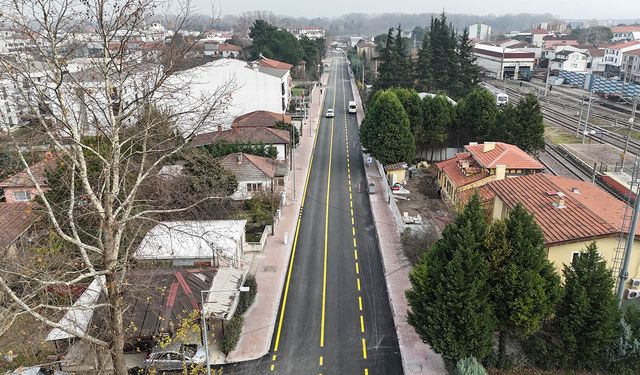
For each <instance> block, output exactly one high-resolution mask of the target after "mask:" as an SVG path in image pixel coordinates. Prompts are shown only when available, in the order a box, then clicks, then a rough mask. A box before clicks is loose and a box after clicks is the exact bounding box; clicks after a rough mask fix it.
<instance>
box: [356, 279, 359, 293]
mask: <svg viewBox="0 0 640 375" xmlns="http://www.w3.org/2000/svg"><path fill="white" fill-rule="evenodd" d="M356 281H357V282H358V292H359V291H360V278H357V279H356Z"/></svg>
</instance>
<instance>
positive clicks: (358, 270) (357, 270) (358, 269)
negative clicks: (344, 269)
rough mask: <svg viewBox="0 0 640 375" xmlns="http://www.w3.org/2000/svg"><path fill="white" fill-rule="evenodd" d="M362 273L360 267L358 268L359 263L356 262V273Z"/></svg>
mask: <svg viewBox="0 0 640 375" xmlns="http://www.w3.org/2000/svg"><path fill="white" fill-rule="evenodd" d="M359 274H360V268H358V263H356V275H359Z"/></svg>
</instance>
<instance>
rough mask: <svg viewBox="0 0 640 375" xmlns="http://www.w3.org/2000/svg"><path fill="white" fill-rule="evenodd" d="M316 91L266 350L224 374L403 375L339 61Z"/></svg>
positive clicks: (347, 87)
mask: <svg viewBox="0 0 640 375" xmlns="http://www.w3.org/2000/svg"><path fill="white" fill-rule="evenodd" d="M325 90H326V97H325V102H324V104H323V110H322V120H321V122H320V126H319V128H318V129H317V137H316V139H315V142H316V143H315V145H314V153H313V156H312V159H311V168H310V171H309V174H308V175H307V182H306V186H305V190H304V193H303V203H302V208H301V210H300V216H299V219H298V226H297V229H296V233H295V236H294V242H293V250H292V254H291V262H290V264H289V266H288V267H289V269H288V271H287V276H286V281H285V286H284V291H283V296H282V300H281V302H280V310H279V312H278V320H277V321H276V327H275V333H274V338H273V342H272V344H271V350H270V352H269V354H268V355H266V356H265V357H263V358H261V359H258V360H255V361H249V362H244V363H238V364H230V365H225V366H224V367H223V368H222V373H223V374H291V375H300V374H323V375H328V374H331V375H333V374H335V375H356V374H365V375H366V374H385V375H395V374H402V363H401V358H400V350H399V348H398V340H397V337H396V331H395V328H394V324H393V319H392V315H391V308H390V306H389V298H388V295H387V288H386V284H385V278H384V272H383V268H382V260H381V257H380V250H379V248H378V243H377V239H376V235H375V228H374V225H373V218H372V214H371V208H370V205H369V202H368V199H369V197H368V195H367V193H366V189H365V185H366V183H365V174H364V169H363V160H362V154H361V152H360V141H359V135H358V124H357V120H356V115H355V114H349V113H347V106H348V102H349V100H353V94H352V91H351V84H350V80H349V72H348V66H347V63H346V58H345V57H343V55H340V56H337V57H334V58H333V60H332V64H331V71H330V75H329V81H328V85H327V87H325ZM328 108H333V109H334V111H335V117H334V118H325V117H324V113H326V110H327V109H328Z"/></svg>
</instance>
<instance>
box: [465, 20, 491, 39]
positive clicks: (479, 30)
mask: <svg viewBox="0 0 640 375" xmlns="http://www.w3.org/2000/svg"><path fill="white" fill-rule="evenodd" d="M474 38H476V39H479V40H482V41H487V40H489V39H491V26H489V25H487V24H484V23H474V24H473V25H470V26H469V39H474Z"/></svg>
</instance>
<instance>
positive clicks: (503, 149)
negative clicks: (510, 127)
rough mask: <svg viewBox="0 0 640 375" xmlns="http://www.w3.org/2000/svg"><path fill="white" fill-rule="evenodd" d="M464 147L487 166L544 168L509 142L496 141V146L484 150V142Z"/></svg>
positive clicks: (481, 163)
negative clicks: (489, 149)
mask: <svg viewBox="0 0 640 375" xmlns="http://www.w3.org/2000/svg"><path fill="white" fill-rule="evenodd" d="M464 148H465V149H466V150H467V151H468V152H470V153H471V156H472V157H473V158H474V159H475V160H476V161H477V162H478V163H479V164H480V165H482V166H483V167H485V168H495V167H496V166H497V165H504V166H506V167H507V169H540V170H542V169H544V166H543V165H542V164H540V162H538V161H537V160H536V159H534V158H533V157H531V156H530V155H529V154H527V153H526V152H524V151H522V150H521V149H520V148H518V147H517V146H514V145H510V144H508V143H502V142H495V148H494V149H493V150H491V151H487V152H484V151H483V150H484V144H476V145H466V146H464Z"/></svg>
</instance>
